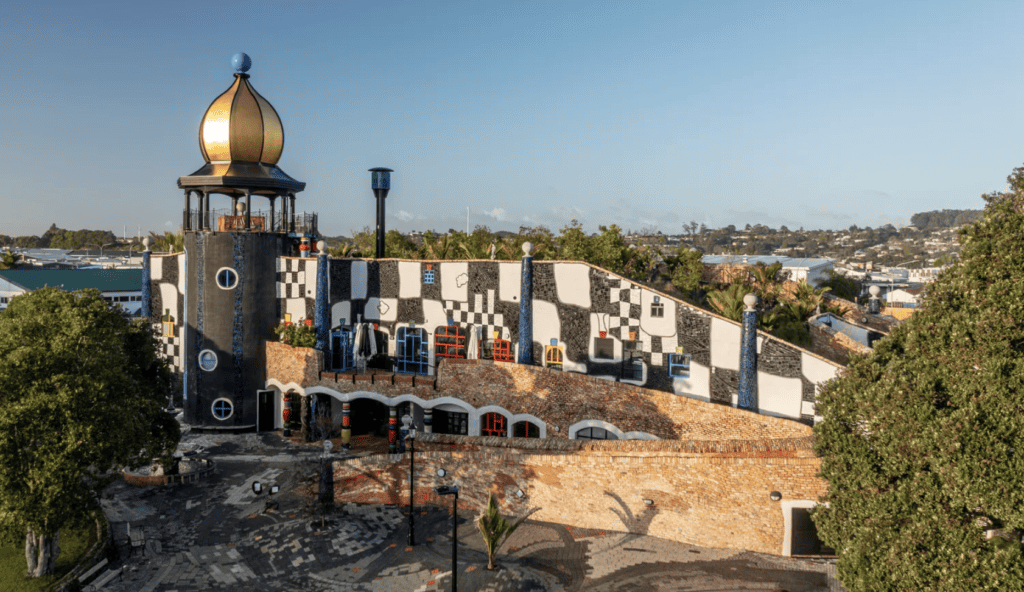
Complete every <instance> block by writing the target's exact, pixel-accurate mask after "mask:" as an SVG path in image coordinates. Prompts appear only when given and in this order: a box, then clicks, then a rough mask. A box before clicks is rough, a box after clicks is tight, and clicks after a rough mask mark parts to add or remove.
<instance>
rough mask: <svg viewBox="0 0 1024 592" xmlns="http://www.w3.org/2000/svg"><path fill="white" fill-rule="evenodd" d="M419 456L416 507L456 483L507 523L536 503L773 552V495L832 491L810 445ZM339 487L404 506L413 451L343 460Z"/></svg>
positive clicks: (447, 444) (441, 446)
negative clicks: (495, 505) (490, 501)
mask: <svg viewBox="0 0 1024 592" xmlns="http://www.w3.org/2000/svg"><path fill="white" fill-rule="evenodd" d="M416 449H417V452H416V480H417V485H416V499H415V503H417V504H423V503H437V504H446V503H451V502H450V499H445V500H442V499H439V497H438V496H437V495H436V494H435V493H434V492H433V488H434V487H436V486H438V485H450V484H453V483H455V484H458V485H459V489H460V495H459V502H460V508H462V509H463V511H465V512H467V514H472V515H476V514H478V513H479V512H480V511H481V510H482V509H483V507H484V506H485V504H486V503H487V497H488V493H494V494H495V497H496V499H497V500H498V502H499V505H500V508H501V510H502V512H503V513H505V514H506V515H509V514H516V515H519V514H522V513H525V512H526V511H527V510H528V509H529V508H534V507H539V508H541V510H540V511H539V512H538V513H536V514H534V515H533V518H534V519H536V520H543V521H550V522H557V523H562V524H571V525H574V526H578V527H583V528H593V529H601V530H612V531H627V532H631V533H637V534H649V535H653V536H658V537H662V538H666V539H670V540H674V541H680V542H685V543H691V544H699V545H703V546H710V547H719V548H733V549H747V550H752V551H758V552H762V553H771V554H776V555H780V554H783V549H782V545H783V536H784V532H785V524H784V518H783V512H782V508H781V505H780V503H779V502H773V501H771V499H770V497H769V494H770V493H771V492H772V491H778V492H780V493H781V494H782V496H783V497H782V499H783V500H789V501H793V500H809V501H817V499H818V498H819V496H821V495H823V494H824V493H825V491H826V484H825V482H824V481H822V480H821V479H819V478H818V477H817V473H818V471H819V469H820V466H821V463H820V460H819V459H817V458H814V455H813V452H812V451H811V439H810V438H793V439H776V440H746V441H728V442H723V441H682V442H680V441H676V442H667V441H618V442H615V441H604V442H579V441H569V440H550V439H549V440H524V439H518V438H515V439H504V438H466V437H462V436H445V435H437V434H433V435H423V436H421V438H420V439H418V440H417V444H416ZM442 468H443V469H444V470H445V471H446V472H447V474H446V475H445V477H443V478H441V477H438V476H437V470H438V469H442ZM334 482H335V491H336V494H335V496H336V499H337V501H339V502H357V503H387V504H408V487H409V461H408V455H380V456H373V457H363V458H355V459H349V460H344V461H336V462H335V465H334ZM518 491H522V492H523V494H524V496H523V497H522V498H520V497H518V496H517V492H518ZM645 500H650V501H651V502H653V503H652V504H650V505H648V504H646V503H645ZM467 517H470V516H469V515H467Z"/></svg>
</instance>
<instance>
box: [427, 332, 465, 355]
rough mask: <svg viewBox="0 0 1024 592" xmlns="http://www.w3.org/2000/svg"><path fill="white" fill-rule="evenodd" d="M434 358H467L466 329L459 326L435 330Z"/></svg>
mask: <svg viewBox="0 0 1024 592" xmlns="http://www.w3.org/2000/svg"><path fill="white" fill-rule="evenodd" d="M434 357H437V358H465V357H466V329H465V327H460V326H458V325H445V326H442V327H438V328H437V329H435V330H434Z"/></svg>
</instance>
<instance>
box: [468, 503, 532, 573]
mask: <svg viewBox="0 0 1024 592" xmlns="http://www.w3.org/2000/svg"><path fill="white" fill-rule="evenodd" d="M537 511H540V508H533V509H532V510H530V511H529V512H527V513H526V514H524V515H523V516H522V517H521V518H519V519H517V520H516V521H515V522H509V521H508V520H507V519H505V517H503V516H502V515H501V514H500V513H498V502H496V501H494V494H493V493H492V494H490V496H488V498H487V509H486V510H484V512H483V514H481V515H480V518H479V519H477V522H476V525H477V528H479V529H480V534H481V535H482V536H483V537H484V546H486V547H487V569H489V570H491V571H494V557H495V556H496V555H497V554H498V549H500V548H501V546H502V545H503V544H505V541H507V540H508V537H510V536H512V533H513V532H515V531H516V529H517V528H519V525H520V524H522V523H523V522H524V521H525V520H526V519H527V518H529V517H530V515H531V514H533V513H534V512H537Z"/></svg>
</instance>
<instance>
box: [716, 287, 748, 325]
mask: <svg viewBox="0 0 1024 592" xmlns="http://www.w3.org/2000/svg"><path fill="white" fill-rule="evenodd" d="M748 293H750V288H749V287H747V286H745V285H743V284H738V283H737V284H729V285H728V286H726V287H725V288H722V289H720V290H711V291H710V292H708V305H710V306H711V308H712V309H714V311H715V312H717V313H718V314H720V315H722V316H723V317H725V318H727V319H732V320H734V321H742V320H743V309H744V308H745V307H744V305H743V297H744V296H746V295H747V294H748Z"/></svg>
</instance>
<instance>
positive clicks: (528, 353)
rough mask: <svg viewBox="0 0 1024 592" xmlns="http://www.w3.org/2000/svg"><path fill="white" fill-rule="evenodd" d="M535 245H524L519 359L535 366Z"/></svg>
mask: <svg viewBox="0 0 1024 592" xmlns="http://www.w3.org/2000/svg"><path fill="white" fill-rule="evenodd" d="M532 250H533V245H532V244H530V243H523V253H524V255H523V273H522V279H521V282H520V288H519V359H518V362H519V363H520V364H533V257H532V256H531V255H530V251H532Z"/></svg>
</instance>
